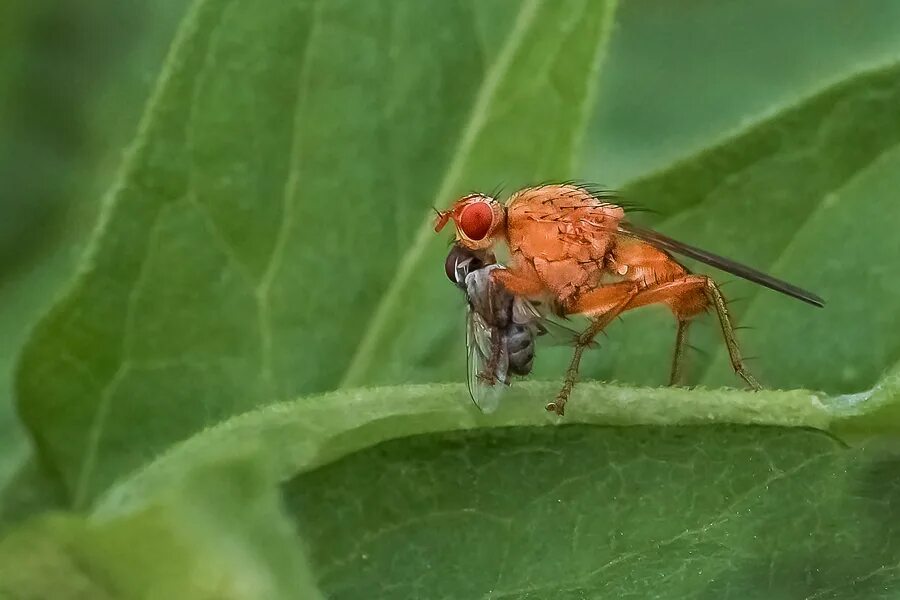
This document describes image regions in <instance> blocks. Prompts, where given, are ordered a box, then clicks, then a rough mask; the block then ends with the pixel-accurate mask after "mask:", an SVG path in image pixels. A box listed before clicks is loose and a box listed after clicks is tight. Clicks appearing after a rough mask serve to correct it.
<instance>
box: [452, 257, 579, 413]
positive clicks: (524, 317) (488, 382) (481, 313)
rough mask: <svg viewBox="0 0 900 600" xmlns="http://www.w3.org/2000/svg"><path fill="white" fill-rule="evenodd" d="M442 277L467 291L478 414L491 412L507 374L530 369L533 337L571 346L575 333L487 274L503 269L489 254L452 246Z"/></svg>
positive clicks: (471, 382)
mask: <svg viewBox="0 0 900 600" xmlns="http://www.w3.org/2000/svg"><path fill="white" fill-rule="evenodd" d="M444 268H445V270H446V273H447V277H448V278H449V279H450V281H452V282H453V283H454V284H456V286H457V287H459V288H460V289H462V290H463V291H464V292H465V294H466V300H467V302H468V311H467V314H466V356H467V360H466V363H467V365H466V382H467V383H468V387H469V395H470V396H472V400H473V401H474V402H475V405H476V406H477V407H478V408H479V409H480V410H481V411H482V412H486V413H489V412H493V411H494V410H496V408H497V406H498V405H499V402H500V397H501V396H502V394H503V392H504V391H505V390H506V387H507V386H508V385H509V383H510V376H511V375H519V376H524V375H528V374H529V373H531V368H532V366H533V364H534V346H535V338H536V337H538V336H543V335H546V334H548V333H549V334H551V335H552V337H553V338H554V340H555V341H557V342H561V343H567V344H569V345H573V346H574V345H575V343H576V341H577V339H578V332H576V331H573V330H571V329H568V328H566V327H564V326H563V325H560V324H559V323H554V322H553V321H550V320H548V319H546V318H545V317H544V316H543V315H542V314H541V312H540V311H539V310H538V309H537V307H535V306H534V305H533V304H532V303H531V302H529V301H527V300H525V299H523V298H520V297H516V296H513V295H512V294H510V293H509V292H508V291H506V289H504V288H503V287H502V286H501V285H499V284H497V283H496V282H494V280H493V279H492V277H491V273H492V272H494V271H495V270H497V269H503V268H504V267H503V266H502V265H500V264H497V263H496V262H495V261H494V257H493V255H492V254H490V253H488V252H476V251H472V250H467V249H466V248H464V247H463V246H460V245H458V244H454V245H453V246H452V248H451V249H450V253H449V254H448V255H447V260H446V261H445V263H444Z"/></svg>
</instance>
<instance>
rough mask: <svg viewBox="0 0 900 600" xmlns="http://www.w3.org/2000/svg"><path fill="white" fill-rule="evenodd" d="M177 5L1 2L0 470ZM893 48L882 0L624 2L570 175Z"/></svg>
mask: <svg viewBox="0 0 900 600" xmlns="http://www.w3.org/2000/svg"><path fill="white" fill-rule="evenodd" d="M185 9H186V4H185V3H184V2H180V1H177V0H155V1H153V2H150V1H148V0H133V1H131V2H127V3H123V2H114V1H112V0H99V1H97V2H92V3H79V2H75V1H74V0H60V1H57V2H43V1H33V0H32V1H29V0H5V1H4V2H3V3H2V4H0V182H2V188H0V190H2V191H0V331H2V333H3V337H2V341H0V440H2V443H0V449H2V455H0V482H2V481H3V480H4V479H5V477H6V475H7V474H8V473H9V472H11V470H12V469H13V467H14V466H15V465H16V464H17V463H18V462H19V461H20V460H21V458H22V457H23V456H24V455H25V453H26V443H25V438H24V435H23V433H22V431H21V429H20V428H19V426H18V425H17V422H16V418H15V415H14V412H13V409H12V402H11V399H12V391H11V379H12V372H13V368H14V363H15V357H16V355H17V353H18V351H19V349H20V347H21V345H22V343H23V342H24V340H25V337H26V335H27V332H28V330H29V328H30V326H31V325H32V324H33V323H34V322H35V320H36V319H37V318H38V317H39V316H40V314H41V313H42V312H43V311H44V310H45V309H46V308H47V307H48V306H49V305H50V304H51V302H52V300H53V299H54V297H55V296H56V295H57V294H58V293H59V292H60V290H61V289H64V286H65V284H66V281H67V280H68V279H69V278H70V276H71V275H72V273H73V271H74V269H75V267H76V262H77V259H78V257H79V256H80V254H81V252H82V251H83V249H84V247H85V245H86V243H87V241H88V239H89V235H90V231H91V229H92V227H93V225H94V222H95V219H96V216H97V213H98V206H99V204H100V202H102V198H103V195H104V192H105V191H106V190H107V189H108V188H109V186H110V184H111V181H112V180H113V178H114V176H115V173H116V169H117V167H118V165H119V164H120V162H121V159H122V157H123V154H124V153H125V152H126V150H127V146H128V143H129V141H130V139H131V138H132V137H133V134H134V132H135V129H136V127H137V123H138V120H139V118H140V115H141V111H142V108H143V105H144V102H145V100H146V98H147V95H148V93H149V91H150V89H151V88H152V86H153V83H154V81H155V78H156V76H157V73H158V69H159V67H160V65H161V63H162V61H163V59H164V57H165V54H166V51H167V48H168V46H169V44H170V42H171V40H172V37H173V35H174V32H175V29H176V26H177V24H178V22H179V20H180V18H181V16H182V14H183V12H184V11H185ZM898 56H900V3H897V2H895V1H893V0H869V1H867V2H863V3H849V2H845V1H842V0H766V1H759V2H754V3H747V2H739V1H736V0H730V1H721V0H691V1H685V2H679V3H678V8H677V9H675V8H674V7H673V3H672V2H669V1H667V0H623V1H622V2H621V4H620V7H619V10H618V13H617V17H616V26H615V31H614V34H613V37H612V41H611V46H610V48H609V52H608V55H607V63H606V66H605V68H604V70H603V75H602V77H603V79H602V81H601V82H600V87H599V90H600V94H599V96H598V99H597V104H596V107H595V109H594V111H593V117H592V119H591V126H590V128H589V132H588V135H587V136H586V142H585V147H584V150H583V155H582V157H581V166H580V169H579V174H580V175H581V176H583V177H584V178H587V179H591V180H594V181H598V182H600V183H603V184H608V185H619V184H621V183H623V182H625V181H627V180H629V179H631V178H633V177H635V176H638V175H641V174H644V173H647V172H650V171H653V170H654V169H657V168H660V167H663V166H665V165H667V164H669V163H670V162H671V161H672V160H674V159H676V158H677V157H680V156H685V155H687V154H689V153H690V152H691V151H693V150H697V149H700V148H703V147H705V146H707V145H708V144H709V143H710V142H711V141H714V140H717V139H719V138H721V137H723V136H724V135H726V134H727V133H729V132H731V131H734V130H735V129H737V128H739V127H740V126H741V124H742V123H745V122H747V121H749V120H752V119H754V118H758V117H759V116H760V115H761V114H765V113H767V112H768V111H770V110H774V109H776V108H777V107H779V106H783V105H785V104H789V103H790V102H791V101H793V100H795V99H796V98H798V97H802V96H804V95H806V94H808V93H811V92H812V91H814V90H816V89H819V88H820V87H821V86H822V85H823V83H824V82H828V81H830V80H833V79H838V78H840V76H841V75H842V74H845V73H847V72H851V71H855V70H858V69H859V68H860V67H861V66H864V65H870V64H879V63H882V62H886V61H888V60H890V59H896V58H897V57H898ZM661 89H663V90H665V93H663V94H661V93H660V90H661Z"/></svg>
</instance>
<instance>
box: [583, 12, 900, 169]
mask: <svg viewBox="0 0 900 600" xmlns="http://www.w3.org/2000/svg"><path fill="white" fill-rule="evenodd" d="M786 57H790V60H786V59H785V58H786ZM898 58H900V3H897V2H895V1H894V0H868V1H867V2H846V1H845V0H762V1H756V2H740V1H739V0H726V1H723V0H691V1H690V2H682V3H679V6H678V13H677V14H674V13H673V12H672V11H671V3H670V2H668V1H667V0H629V1H628V2H623V3H622V6H621V8H620V10H619V11H618V12H617V13H616V29H615V33H614V35H613V36H612V39H611V40H610V46H609V61H608V68H605V69H604V70H603V74H602V78H601V89H602V90H603V92H602V93H601V96H600V98H599V102H598V106H597V109H596V110H595V111H594V113H593V118H592V120H591V124H590V126H589V129H588V133H587V136H586V140H585V141H586V144H585V148H584V154H583V170H584V174H585V176H587V177H590V178H593V179H594V180H597V181H600V182H603V183H605V184H608V185H614V186H621V185H622V184H623V183H625V182H628V181H630V180H632V179H634V178H635V177H639V176H641V175H644V174H646V173H648V172H652V171H656V170H658V169H662V168H665V167H666V166H667V165H669V164H670V163H671V162H672V161H674V160H678V159H680V158H682V157H684V156H685V155H688V154H693V153H694V152H697V151H700V150H702V149H703V148H706V147H708V146H710V145H712V144H714V143H715V142H716V141H719V140H721V139H722V138H723V137H724V136H725V135H726V134H728V133H732V132H734V131H735V130H738V129H740V128H743V127H745V126H746V125H747V124H748V123H749V122H752V121H757V120H759V117H760V115H762V114H765V113H771V112H772V111H774V110H777V109H778V108H781V107H784V106H789V105H791V104H794V103H795V102H797V101H799V100H801V99H802V98H804V97H806V96H808V95H809V94H812V93H814V92H815V91H816V90H819V89H821V88H822V87H823V86H825V85H827V84H828V83H830V82H834V81H840V80H842V79H844V78H846V77H849V76H852V75H853V74H854V73H857V72H859V71H860V70H861V69H863V68H866V67H871V66H874V65H879V64H884V63H886V62H891V61H895V60H897V59H898Z"/></svg>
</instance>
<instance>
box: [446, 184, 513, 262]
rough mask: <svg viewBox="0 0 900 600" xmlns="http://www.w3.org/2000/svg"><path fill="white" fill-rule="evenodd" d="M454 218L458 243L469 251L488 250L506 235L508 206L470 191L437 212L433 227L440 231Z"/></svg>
mask: <svg viewBox="0 0 900 600" xmlns="http://www.w3.org/2000/svg"><path fill="white" fill-rule="evenodd" d="M451 220H452V221H453V224H454V225H455V226H456V242H457V244H459V245H460V246H462V247H463V248H466V249H468V250H487V249H489V248H491V247H492V246H493V245H494V243H495V242H496V241H497V240H498V239H500V238H501V237H503V232H504V230H505V229H506V209H505V207H504V206H503V205H502V204H500V203H499V202H497V200H496V199H495V198H492V197H490V196H486V195H484V194H469V195H468V196H463V197H462V198H460V199H459V200H457V201H456V202H454V203H453V206H451V207H450V208H449V209H448V210H444V211H438V213H437V218H436V219H435V221H434V230H435V231H440V230H441V229H443V228H444V225H446V224H447V222H448V221H451Z"/></svg>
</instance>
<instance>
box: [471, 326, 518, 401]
mask: <svg viewBox="0 0 900 600" xmlns="http://www.w3.org/2000/svg"><path fill="white" fill-rule="evenodd" d="M498 341H499V343H497V342H498ZM494 353H496V357H495V360H494V363H495V368H494V370H493V371H494V372H493V376H494V377H493V379H494V381H493V383H491V382H490V381H489V380H488V379H489V378H488V377H486V375H488V373H486V370H487V369H488V366H489V365H490V364H491V357H492V356H493V355H494ZM508 373H509V355H508V354H507V351H506V344H505V343H504V340H503V338H502V334H501V332H495V331H494V330H492V329H491V328H490V327H488V326H487V324H486V323H485V322H484V320H483V319H482V318H481V316H480V315H479V314H478V313H476V312H474V311H472V310H469V311H468V313H467V315H466V383H467V384H468V386H469V395H470V396H471V397H472V401H473V402H474V403H475V406H477V407H478V408H479V410H481V412H484V413H492V412H494V411H495V410H497V407H498V406H499V405H500V398H501V396H502V395H503V392H505V391H506V387H507V382H508V380H509V376H508Z"/></svg>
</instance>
